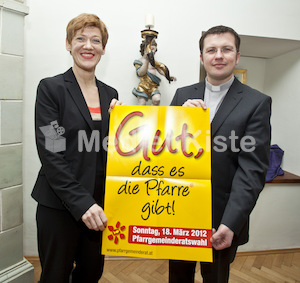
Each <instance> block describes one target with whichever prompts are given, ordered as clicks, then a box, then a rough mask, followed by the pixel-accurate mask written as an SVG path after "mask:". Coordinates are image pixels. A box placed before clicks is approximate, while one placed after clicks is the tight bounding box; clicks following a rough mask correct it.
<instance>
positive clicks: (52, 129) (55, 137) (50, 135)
mask: <svg viewBox="0 0 300 283" xmlns="http://www.w3.org/2000/svg"><path fill="white" fill-rule="evenodd" d="M40 130H41V131H42V133H43V134H44V136H45V148H46V149H47V150H49V151H51V152H61V151H65V150H66V138H64V137H62V135H63V134H64V133H65V128H64V127H60V126H59V125H58V123H57V121H56V120H55V121H52V122H51V123H50V125H48V126H44V127H40Z"/></svg>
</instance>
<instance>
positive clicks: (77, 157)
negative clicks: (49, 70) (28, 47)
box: [32, 69, 118, 220]
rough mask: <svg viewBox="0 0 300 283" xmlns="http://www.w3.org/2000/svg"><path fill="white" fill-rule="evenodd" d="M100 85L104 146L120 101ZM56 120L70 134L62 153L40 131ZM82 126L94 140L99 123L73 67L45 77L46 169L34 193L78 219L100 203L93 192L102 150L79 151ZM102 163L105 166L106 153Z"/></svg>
mask: <svg viewBox="0 0 300 283" xmlns="http://www.w3.org/2000/svg"><path fill="white" fill-rule="evenodd" d="M96 84H97V87H98V90H99V97H100V105H101V114H102V130H101V134H100V136H101V139H100V142H101V145H100V146H102V142H103V139H104V138H105V137H106V136H107V134H108V121H109V113H108V109H109V105H110V102H111V100H112V99H113V98H116V99H118V93H117V91H116V90H115V89H113V88H112V87H110V86H108V85H106V84H104V83H102V82H101V81H99V80H97V79H96ZM55 120H56V121H57V122H58V125H59V126H61V127H63V128H64V129H65V133H64V134H63V135H62V136H63V137H65V138H66V150H65V151H62V152H57V153H54V152H52V151H49V150H47V149H46V146H45V136H44V134H43V133H42V131H41V130H40V127H43V126H48V125H50V123H51V122H53V121H55ZM79 130H84V131H85V133H86V135H87V137H88V139H89V140H90V136H91V134H92V131H93V130H94V125H93V121H92V118H91V115H90V112H89V109H88V107H87V104H86V102H85V99H84V97H83V95H82V92H81V90H80V87H79V85H78V83H77V80H76V78H75V75H74V73H73V71H72V69H69V70H68V71H67V72H66V73H64V74H60V75H57V76H55V77H51V78H46V79H43V80H41V82H40V84H39V86H38V89H37V98H36V110H35V132H36V144H37V149H38V154H39V157H40V160H41V163H42V167H41V170H40V172H39V174H38V177H37V181H36V183H35V186H34V189H33V192H32V197H33V198H34V199H35V200H36V201H37V202H39V203H40V204H42V205H45V206H47V207H51V208H55V209H67V210H68V211H70V213H71V214H72V215H73V216H74V218H75V219H76V220H79V219H80V218H81V216H82V215H83V214H84V213H85V212H86V211H87V210H88V209H89V207H91V206H92V205H93V204H95V203H96V201H95V200H94V198H93V193H94V186H95V178H96V158H97V152H96V151H95V150H92V151H90V152H88V151H87V150H85V149H84V150H83V151H82V152H80V151H79V150H78V146H79V144H78V131H79ZM105 153H106V152H105ZM103 162H104V164H106V154H104V160H103Z"/></svg>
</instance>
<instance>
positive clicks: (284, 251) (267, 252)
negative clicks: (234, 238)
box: [25, 248, 300, 265]
mask: <svg viewBox="0 0 300 283" xmlns="http://www.w3.org/2000/svg"><path fill="white" fill-rule="evenodd" d="M297 252H300V248H295V249H280V250H265V251H251V252H238V253H237V254H236V256H237V257H240V256H259V255H270V254H287V253H297ZM25 258H26V259H27V260H28V261H29V262H30V263H32V264H33V265H34V263H36V262H39V261H40V260H39V257H38V256H25ZM105 259H106V260H140V259H142V260H145V259H147V258H138V257H125V256H113V255H107V256H106V257H105Z"/></svg>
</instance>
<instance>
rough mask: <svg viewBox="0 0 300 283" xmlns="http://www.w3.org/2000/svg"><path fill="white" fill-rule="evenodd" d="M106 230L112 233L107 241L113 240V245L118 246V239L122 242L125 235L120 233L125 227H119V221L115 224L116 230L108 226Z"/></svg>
mask: <svg viewBox="0 0 300 283" xmlns="http://www.w3.org/2000/svg"><path fill="white" fill-rule="evenodd" d="M107 228H108V230H109V231H110V232H112V233H111V234H110V235H109V236H108V239H109V240H110V241H112V240H114V243H115V244H118V242H119V237H120V239H121V240H124V239H125V235H124V234H123V233H122V232H123V231H124V230H125V228H126V227H125V226H121V223H120V221H118V222H117V224H116V228H114V226H108V227H107Z"/></svg>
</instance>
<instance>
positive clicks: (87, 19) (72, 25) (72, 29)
mask: <svg viewBox="0 0 300 283" xmlns="http://www.w3.org/2000/svg"><path fill="white" fill-rule="evenodd" d="M85 27H97V28H98V29H99V30H100V32H101V35H102V45H103V48H105V46H106V43H107V40H108V32H107V29H106V26H105V24H104V23H103V22H102V21H101V20H100V18H99V17H97V16H96V15H93V14H80V15H79V16H77V17H75V18H74V19H72V20H71V21H70V22H69V23H68V25H67V41H68V42H69V43H70V44H71V41H72V39H73V38H74V36H75V34H76V32H77V31H78V30H82V29H84V28H85Z"/></svg>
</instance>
